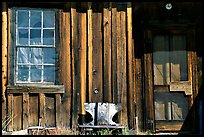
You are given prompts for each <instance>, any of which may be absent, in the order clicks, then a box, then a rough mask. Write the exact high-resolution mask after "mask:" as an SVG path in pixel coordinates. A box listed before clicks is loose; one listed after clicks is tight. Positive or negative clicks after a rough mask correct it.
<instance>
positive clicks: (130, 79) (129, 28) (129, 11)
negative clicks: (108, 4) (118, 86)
mask: <svg viewBox="0 0 204 137" xmlns="http://www.w3.org/2000/svg"><path fill="white" fill-rule="evenodd" d="M127 44H128V45H127V47H128V49H127V51H128V53H127V55H128V62H127V63H128V65H127V67H128V85H127V86H128V98H129V99H128V101H129V102H128V104H129V105H128V106H129V112H128V113H129V126H130V128H131V127H133V93H134V89H133V88H134V83H133V82H134V79H133V77H134V73H133V55H134V54H133V42H132V7H131V2H128V4H127Z"/></svg>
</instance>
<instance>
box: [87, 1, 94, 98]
mask: <svg viewBox="0 0 204 137" xmlns="http://www.w3.org/2000/svg"><path fill="white" fill-rule="evenodd" d="M91 4H92V3H91V2H88V8H89V9H88V11H87V12H88V13H87V14H88V21H87V22H88V28H87V29H88V30H87V31H88V36H87V37H88V75H89V76H88V81H89V84H88V86H89V87H88V89H89V95H88V97H89V98H88V99H89V100H88V102H92V100H93V98H92V94H93V87H92V83H93V75H92V74H93V64H92V63H93V60H92V56H93V54H92V53H93V47H92V40H93V39H92V37H93V36H92V9H91Z"/></svg>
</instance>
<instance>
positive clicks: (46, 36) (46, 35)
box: [43, 29, 54, 45]
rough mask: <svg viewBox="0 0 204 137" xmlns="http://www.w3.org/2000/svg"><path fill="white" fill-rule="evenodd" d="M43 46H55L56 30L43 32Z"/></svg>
mask: <svg viewBox="0 0 204 137" xmlns="http://www.w3.org/2000/svg"><path fill="white" fill-rule="evenodd" d="M43 45H54V30H53V29H45V30H43Z"/></svg>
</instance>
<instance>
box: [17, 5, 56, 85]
mask: <svg viewBox="0 0 204 137" xmlns="http://www.w3.org/2000/svg"><path fill="white" fill-rule="evenodd" d="M55 12H56V10H50V9H30V8H29V9H21V8H19V9H16V10H15V15H16V18H15V19H16V20H15V27H16V34H15V36H16V40H15V52H16V54H15V55H16V56H15V57H16V58H15V61H16V68H15V74H16V75H15V79H16V80H15V81H16V84H20V83H34V84H35V83H42V84H45V83H46V84H48V83H50V84H54V83H55V70H56V66H55V62H56V49H55V47H56V46H55V31H56V30H55V27H56V26H55Z"/></svg>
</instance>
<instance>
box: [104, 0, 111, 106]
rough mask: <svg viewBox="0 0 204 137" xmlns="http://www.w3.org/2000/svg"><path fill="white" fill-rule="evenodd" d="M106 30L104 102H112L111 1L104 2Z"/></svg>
mask: <svg viewBox="0 0 204 137" xmlns="http://www.w3.org/2000/svg"><path fill="white" fill-rule="evenodd" d="M103 30H104V33H103V34H104V36H103V38H104V72H103V73H104V89H103V92H104V93H103V95H104V102H112V93H111V86H112V85H111V64H112V63H111V37H110V36H111V10H110V5H109V2H104V8H103Z"/></svg>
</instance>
